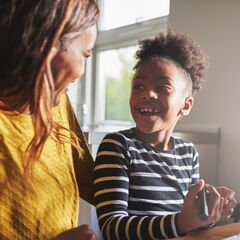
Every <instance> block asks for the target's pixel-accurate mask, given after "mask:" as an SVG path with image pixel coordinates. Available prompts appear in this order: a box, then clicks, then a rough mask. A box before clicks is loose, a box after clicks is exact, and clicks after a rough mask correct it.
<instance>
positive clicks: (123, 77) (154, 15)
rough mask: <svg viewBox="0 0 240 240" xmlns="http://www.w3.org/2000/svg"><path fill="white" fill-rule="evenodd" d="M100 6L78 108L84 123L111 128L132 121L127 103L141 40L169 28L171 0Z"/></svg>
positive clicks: (111, 1)
mask: <svg viewBox="0 0 240 240" xmlns="http://www.w3.org/2000/svg"><path fill="white" fill-rule="evenodd" d="M98 5H99V7H100V13H101V15H100V19H99V27H98V29H99V31H98V36H97V41H96V46H95V51H94V54H93V56H92V57H91V59H90V61H89V62H88V64H87V71H86V76H85V78H84V79H85V81H81V87H80V97H75V99H78V100H77V101H78V102H80V103H81V104H80V106H78V105H79V104H77V106H75V110H76V109H77V111H78V115H79V117H80V119H81V121H82V124H84V125H87V126H88V127H89V128H94V129H99V128H103V129H104V127H105V126H107V130H109V129H110V126H124V127H126V125H132V124H133V123H132V118H131V115H130V110H129V103H128V102H129V96H130V88H131V78H132V75H133V71H132V68H133V66H134V63H135V58H134V54H135V52H136V50H137V45H138V41H139V40H141V39H144V38H149V37H153V36H154V35H155V34H157V33H159V32H162V31H164V30H165V29H166V27H167V21H168V14H169V5H170V0H141V1H139V0H130V1H129V0H101V1H98ZM146 9H147V11H146ZM84 79H83V80H84ZM86 115H87V116H86Z"/></svg>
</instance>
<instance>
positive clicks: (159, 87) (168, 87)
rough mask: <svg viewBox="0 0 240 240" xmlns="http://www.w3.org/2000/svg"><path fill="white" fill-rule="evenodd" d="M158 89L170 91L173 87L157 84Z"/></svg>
mask: <svg viewBox="0 0 240 240" xmlns="http://www.w3.org/2000/svg"><path fill="white" fill-rule="evenodd" d="M157 90H158V91H159V92H170V91H171V87H170V86H169V85H159V86H157Z"/></svg>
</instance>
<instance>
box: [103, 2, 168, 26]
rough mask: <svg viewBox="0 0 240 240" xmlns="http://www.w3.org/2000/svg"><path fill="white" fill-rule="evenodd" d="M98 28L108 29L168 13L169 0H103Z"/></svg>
mask: <svg viewBox="0 0 240 240" xmlns="http://www.w3.org/2000/svg"><path fill="white" fill-rule="evenodd" d="M103 4H104V11H103V12H102V13H101V14H102V15H101V23H100V30H102V31H104V30H110V29H113V28H118V27H122V26H126V25H129V24H133V23H136V22H141V21H146V20H149V19H153V18H158V17H163V16H167V15H168V14H169V8H170V0H121V1H116V0H103Z"/></svg>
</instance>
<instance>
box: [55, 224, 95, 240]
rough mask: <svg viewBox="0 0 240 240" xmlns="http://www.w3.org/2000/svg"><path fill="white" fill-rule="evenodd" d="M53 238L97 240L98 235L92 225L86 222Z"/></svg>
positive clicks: (58, 239)
mask: <svg viewBox="0 0 240 240" xmlns="http://www.w3.org/2000/svg"><path fill="white" fill-rule="evenodd" d="M51 240H97V237H96V235H95V233H94V232H93V230H92V229H91V228H90V226H89V225H87V224H84V225H81V226H79V227H77V228H73V229H70V230H68V231H66V232H63V233H61V234H60V235H58V236H56V237H55V238H53V239H51Z"/></svg>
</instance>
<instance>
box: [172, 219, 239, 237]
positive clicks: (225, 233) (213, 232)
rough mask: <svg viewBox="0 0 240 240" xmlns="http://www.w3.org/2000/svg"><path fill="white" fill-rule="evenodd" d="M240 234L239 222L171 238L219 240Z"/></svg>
mask: <svg viewBox="0 0 240 240" xmlns="http://www.w3.org/2000/svg"><path fill="white" fill-rule="evenodd" d="M237 234H240V222H238V223H232V224H227V225H222V226H217V227H214V228H211V229H207V230H203V231H199V232H192V233H189V234H188V235H186V236H184V237H180V238H172V239H173V240H220V239H224V238H227V237H231V236H233V235H237Z"/></svg>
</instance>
